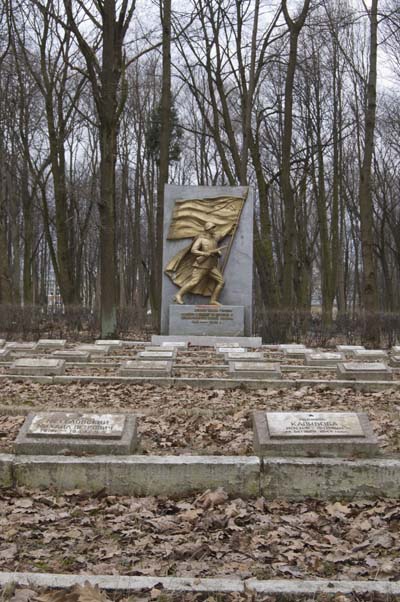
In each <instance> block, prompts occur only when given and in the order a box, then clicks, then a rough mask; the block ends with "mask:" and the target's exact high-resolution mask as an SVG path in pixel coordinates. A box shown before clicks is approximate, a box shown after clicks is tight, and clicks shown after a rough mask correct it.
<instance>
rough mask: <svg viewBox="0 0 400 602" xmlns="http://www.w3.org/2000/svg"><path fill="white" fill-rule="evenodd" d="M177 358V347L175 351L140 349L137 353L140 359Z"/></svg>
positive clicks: (137, 357)
mask: <svg viewBox="0 0 400 602" xmlns="http://www.w3.org/2000/svg"><path fill="white" fill-rule="evenodd" d="M175 358H176V349H174V350H173V351H168V350H165V351H163V350H160V351H147V350H145V351H139V352H138V353H137V354H136V359H138V360H150V361H153V360H170V361H172V360H174V359H175Z"/></svg>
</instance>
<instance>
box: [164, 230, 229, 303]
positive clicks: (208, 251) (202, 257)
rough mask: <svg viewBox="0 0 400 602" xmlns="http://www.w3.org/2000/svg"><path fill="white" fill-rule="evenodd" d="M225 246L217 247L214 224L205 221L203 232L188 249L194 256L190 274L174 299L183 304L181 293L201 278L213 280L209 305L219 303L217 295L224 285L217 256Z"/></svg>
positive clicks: (183, 293)
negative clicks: (213, 285)
mask: <svg viewBox="0 0 400 602" xmlns="http://www.w3.org/2000/svg"><path fill="white" fill-rule="evenodd" d="M223 248H225V247H218V240H217V238H216V236H215V224H213V223H212V222H207V223H206V224H205V225H204V232H202V233H201V234H199V235H198V236H197V237H196V238H195V240H194V242H193V244H192V246H191V249H190V252H191V253H192V255H194V256H195V257H196V259H195V261H194V262H193V264H192V274H191V277H190V279H189V281H188V282H186V283H185V284H184V285H183V286H182V287H181V289H180V290H179V292H178V293H177V294H176V295H175V297H174V301H176V303H180V304H181V305H182V304H183V295H185V294H186V293H190V292H191V291H192V290H193V289H194V288H196V287H197V285H199V284H201V283H202V281H203V280H208V281H210V280H211V281H213V282H214V283H215V287H214V290H213V292H212V295H211V299H210V304H211V305H221V303H219V302H218V298H219V295H220V293H221V290H222V288H223V286H224V277H223V275H222V273H221V272H220V270H219V269H218V257H220V256H221V250H222V249H223Z"/></svg>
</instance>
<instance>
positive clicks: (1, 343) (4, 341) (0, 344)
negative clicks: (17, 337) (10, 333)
mask: <svg viewBox="0 0 400 602" xmlns="http://www.w3.org/2000/svg"><path fill="white" fill-rule="evenodd" d="M5 344H6V340H5V339H0V349H1V348H2V347H4V345H5Z"/></svg>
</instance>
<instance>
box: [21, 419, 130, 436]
mask: <svg viewBox="0 0 400 602" xmlns="http://www.w3.org/2000/svg"><path fill="white" fill-rule="evenodd" d="M125 420H126V416H121V415H115V414H78V413H76V412H66V413H64V412H63V413H59V412H43V413H40V414H37V415H36V416H35V417H34V418H33V420H32V422H31V424H30V426H29V429H28V432H27V435H29V436H32V437H48V436H58V437H85V438H98V437H101V438H112V439H118V438H120V437H121V436H122V433H123V430H124V426H125Z"/></svg>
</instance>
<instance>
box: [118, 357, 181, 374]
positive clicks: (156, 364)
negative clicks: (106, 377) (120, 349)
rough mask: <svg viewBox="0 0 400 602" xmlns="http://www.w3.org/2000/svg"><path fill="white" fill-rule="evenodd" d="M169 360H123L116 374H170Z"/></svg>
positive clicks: (170, 365)
mask: <svg viewBox="0 0 400 602" xmlns="http://www.w3.org/2000/svg"><path fill="white" fill-rule="evenodd" d="M171 371H172V361H171V360H149V359H146V360H128V361H126V362H124V363H123V364H122V365H121V366H120V368H119V370H118V374H120V375H121V376H132V377H154V376H156V377H157V376H166V377H168V376H171Z"/></svg>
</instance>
